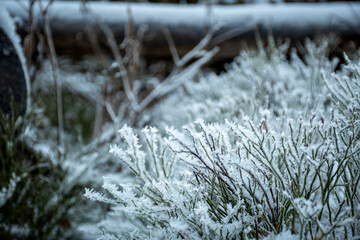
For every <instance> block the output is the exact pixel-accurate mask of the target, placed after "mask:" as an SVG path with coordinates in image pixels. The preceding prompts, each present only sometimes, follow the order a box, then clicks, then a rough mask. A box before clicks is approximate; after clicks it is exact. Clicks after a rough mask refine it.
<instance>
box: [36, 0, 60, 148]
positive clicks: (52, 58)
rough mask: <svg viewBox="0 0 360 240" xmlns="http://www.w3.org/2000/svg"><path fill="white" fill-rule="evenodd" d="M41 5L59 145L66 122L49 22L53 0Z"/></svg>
mask: <svg viewBox="0 0 360 240" xmlns="http://www.w3.org/2000/svg"><path fill="white" fill-rule="evenodd" d="M39 3H40V4H39V5H40V7H41V12H42V16H43V21H44V33H45V38H46V41H47V44H48V47H49V51H50V63H51V70H52V75H53V79H54V86H55V97H56V113H57V121H58V126H57V127H58V143H59V146H60V147H62V146H63V131H64V122H63V119H64V117H63V107H62V92H61V82H60V81H59V79H58V67H57V66H58V65H57V57H56V52H55V47H54V41H53V39H52V35H51V29H50V23H49V16H48V10H49V7H50V6H51V4H52V3H53V0H51V1H50V2H48V5H47V6H46V8H45V9H43V6H42V2H41V1H39Z"/></svg>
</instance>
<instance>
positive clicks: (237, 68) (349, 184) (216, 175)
mask: <svg viewBox="0 0 360 240" xmlns="http://www.w3.org/2000/svg"><path fill="white" fill-rule="evenodd" d="M307 48H308V51H309V54H308V55H306V56H305V57H304V59H305V60H304V62H303V61H301V60H300V59H299V57H297V56H296V55H295V54H293V55H292V60H290V61H287V60H286V58H285V57H284V56H285V55H284V54H283V51H282V49H281V48H279V49H275V50H276V51H275V52H272V53H270V54H269V53H267V52H266V51H260V53H259V54H258V55H256V54H253V53H252V54H250V53H243V54H242V55H240V57H239V59H238V60H237V61H238V62H237V63H234V64H233V65H232V68H231V69H229V70H228V72H227V73H225V74H223V75H221V76H220V77H218V78H217V79H216V77H215V76H214V75H212V76H209V77H208V78H204V79H201V80H200V81H199V83H195V84H194V83H193V84H192V86H195V90H194V92H193V93H191V92H190V93H189V94H188V96H189V98H185V97H184V99H183V101H184V104H183V105H182V104H179V105H180V109H182V110H184V109H185V108H186V105H188V106H189V109H188V111H185V112H188V113H189V112H190V115H187V117H189V116H190V117H189V119H190V120H191V118H192V116H191V111H193V115H194V116H193V117H203V118H205V119H206V122H213V123H205V122H204V121H203V120H197V121H196V122H195V125H193V124H191V125H190V126H185V127H183V128H182V130H176V129H175V128H173V127H170V128H166V132H167V133H166V135H165V137H161V136H159V134H158V132H157V130H156V129H155V128H148V127H147V128H145V129H144V130H143V131H142V134H141V137H140V138H139V137H138V136H137V135H136V134H135V133H134V132H133V130H132V129H131V128H129V127H128V126H124V127H123V128H122V129H121V130H120V131H119V133H120V135H121V136H122V138H123V141H122V143H121V144H120V145H118V146H112V147H111V152H112V153H113V154H114V155H115V156H116V157H117V158H118V159H120V160H121V162H123V163H125V164H126V165H127V166H128V167H129V169H131V171H132V172H133V174H134V175H135V176H136V178H137V183H131V184H129V183H127V184H115V183H113V182H112V181H111V180H109V179H108V178H105V179H104V185H103V188H104V190H106V191H107V193H99V192H96V191H95V190H93V189H86V193H85V196H86V197H88V198H90V199H91V200H96V201H101V202H105V203H109V204H110V205H111V206H112V213H111V214H110V216H109V219H113V221H112V225H108V226H104V225H103V226H104V228H105V230H106V232H107V233H106V234H105V235H104V236H103V238H104V239H117V238H121V237H129V238H138V239H246V238H265V237H268V238H278V239H280V238H281V239H290V238H292V239H321V238H328V239H350V238H354V237H355V238H356V237H359V235H360V226H359V219H360V202H359V197H360V195H359V194H360V192H359V190H360V185H359V183H360V162H359V159H360V142H359V140H360V127H359V126H360V125H359V124H360V120H359V114H360V109H359V106H360V101H359V95H360V86H359V79H360V75H359V70H360V65H359V63H355V62H351V61H349V60H348V59H347V57H346V56H345V59H347V62H348V63H347V65H346V66H345V67H344V68H343V69H342V70H341V71H339V72H338V73H333V70H334V68H335V65H336V60H334V61H329V60H327V58H326V57H323V55H322V54H324V49H325V48H326V46H325V45H323V47H322V48H320V51H318V50H317V48H316V47H315V45H313V44H312V43H310V42H308V46H307ZM321 49H322V50H321ZM246 54H247V55H246ZM206 80H207V81H208V83H206ZM216 86H218V88H217V87H216ZM196 87H198V88H196ZM187 90H189V89H187ZM176 98H177V97H176V96H175V97H171V98H170V100H168V101H170V102H172V101H174V100H176ZM208 101H209V102H208ZM195 102H197V103H195ZM194 103H195V104H194ZM165 105H166V103H165ZM163 106H164V105H163ZM212 107H213V108H212ZM190 108H192V109H195V110H191V109H190ZM165 109H166V110H167V109H169V108H165ZM161 111H163V110H161ZM172 113H174V112H173V111H170V114H172ZM177 116H179V115H178V114H174V115H173V116H172V117H171V118H172V119H173V122H174V123H176V122H175V120H176V118H177ZM171 118H170V119H171ZM226 118H227V119H228V120H226ZM182 121H186V119H183V120H182ZM123 214H125V215H126V216H128V217H129V218H130V219H132V220H133V222H134V226H133V229H135V231H133V232H131V233H126V232H123V228H122V226H121V223H119V224H116V221H119V219H121V218H123V217H124V215H123ZM114 223H115V224H114Z"/></svg>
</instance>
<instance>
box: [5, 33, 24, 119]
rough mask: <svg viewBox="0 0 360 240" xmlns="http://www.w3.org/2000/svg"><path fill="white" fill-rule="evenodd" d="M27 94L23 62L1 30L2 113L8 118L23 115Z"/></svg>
mask: <svg viewBox="0 0 360 240" xmlns="http://www.w3.org/2000/svg"><path fill="white" fill-rule="evenodd" d="M26 94H27V88H26V81H25V76H24V72H23V68H22V65H21V61H20V59H19V56H18V55H17V53H16V50H15V48H14V45H13V43H12V42H11V40H10V39H9V37H8V36H7V35H6V33H5V32H4V31H3V30H2V29H1V28H0V112H2V113H3V114H5V115H7V116H14V115H15V116H18V115H23V114H24V113H25V110H26V97H27V96H26ZM0 114H1V113H0Z"/></svg>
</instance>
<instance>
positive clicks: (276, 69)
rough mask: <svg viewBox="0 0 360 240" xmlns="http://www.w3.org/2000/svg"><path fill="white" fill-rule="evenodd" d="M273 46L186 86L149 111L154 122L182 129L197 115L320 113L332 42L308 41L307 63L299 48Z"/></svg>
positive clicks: (208, 118)
mask: <svg viewBox="0 0 360 240" xmlns="http://www.w3.org/2000/svg"><path fill="white" fill-rule="evenodd" d="M332 41H334V40H332ZM269 42H270V46H269V47H267V48H264V47H261V46H260V50H254V49H252V50H247V51H243V52H241V53H240V55H239V56H238V57H237V58H236V59H235V60H234V62H233V63H231V64H230V65H229V66H227V71H226V73H223V74H221V75H219V76H218V75H216V74H210V75H209V76H206V77H202V78H200V79H199V81H198V82H191V81H189V82H187V83H186V84H185V86H184V88H182V89H179V90H178V92H177V93H176V94H174V95H171V96H170V97H169V98H167V99H165V100H164V101H163V102H162V103H159V104H158V105H156V106H155V108H154V109H150V110H149V113H148V114H149V115H150V116H151V119H153V121H152V122H151V124H154V125H156V126H161V127H164V126H166V125H175V126H177V127H181V126H182V125H184V124H188V123H190V122H193V121H195V120H196V119H197V118H199V117H201V118H202V119H204V121H205V122H220V123H224V120H225V119H228V120H231V121H240V120H241V119H242V118H243V117H244V116H246V115H247V116H249V117H250V118H251V119H252V120H253V121H260V120H261V119H262V118H264V117H265V118H266V116H267V115H269V114H270V115H275V116H277V117H283V116H284V115H286V117H287V118H290V117H293V118H295V117H297V116H298V115H303V116H304V114H307V115H311V113H312V111H315V110H317V109H321V108H322V107H323V104H326V100H327V98H326V97H327V95H326V91H327V90H326V88H325V87H324V84H323V81H322V79H321V74H320V73H321V69H325V70H326V71H325V73H327V74H330V73H331V72H333V71H334V70H335V67H336V66H337V64H338V59H337V58H334V59H332V60H329V58H328V52H329V49H330V48H331V44H330V43H331V41H327V40H323V41H320V43H314V42H311V41H306V43H305V46H304V48H305V49H306V54H304V55H303V60H301V59H300V57H299V56H298V55H297V54H296V52H295V50H292V51H290V53H289V43H284V44H283V45H281V46H279V47H274V46H273V44H271V43H272V40H271V39H270V40H269ZM288 53H289V54H288ZM287 58H290V59H289V60H287ZM285 99H286V100H285ZM174 106H175V107H174Z"/></svg>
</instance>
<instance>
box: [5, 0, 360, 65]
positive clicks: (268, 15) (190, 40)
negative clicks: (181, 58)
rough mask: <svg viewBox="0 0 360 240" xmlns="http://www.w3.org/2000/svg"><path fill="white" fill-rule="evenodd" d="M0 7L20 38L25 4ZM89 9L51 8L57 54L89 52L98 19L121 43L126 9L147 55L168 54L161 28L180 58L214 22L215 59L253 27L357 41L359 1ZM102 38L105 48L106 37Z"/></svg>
mask: <svg viewBox="0 0 360 240" xmlns="http://www.w3.org/2000/svg"><path fill="white" fill-rule="evenodd" d="M0 5H2V6H4V7H6V8H7V9H8V10H9V12H10V13H11V15H13V16H17V17H20V18H21V19H22V21H23V22H24V23H23V24H22V25H21V28H20V29H19V32H20V33H21V34H22V36H24V34H25V32H26V30H27V27H28V25H27V19H28V11H27V10H26V6H28V5H27V3H26V2H22V4H19V3H18V2H16V1H1V2H0ZM24 5H25V8H24ZM87 9H89V10H90V12H91V13H92V14H91V15H87V17H85V14H86V13H85V12H84V11H83V5H82V3H81V2H61V1H56V2H55V3H54V4H53V5H52V6H51V7H50V9H49V19H50V25H51V30H52V34H53V38H54V43H55V47H56V50H57V51H58V52H59V53H77V54H78V53H89V52H92V47H91V43H90V41H89V38H88V36H87V34H86V30H85V29H86V26H89V24H90V25H91V26H94V25H97V22H96V20H95V19H96V17H97V16H98V17H99V18H100V19H102V21H103V22H104V23H105V24H107V25H108V26H109V27H110V29H111V30H112V31H113V33H114V35H115V37H116V39H117V41H118V43H120V42H121V41H122V40H123V39H124V32H125V29H126V27H127V24H128V22H129V10H130V12H131V16H132V18H133V27H134V30H135V32H136V31H137V30H139V29H146V35H145V37H144V38H143V39H142V44H143V53H144V55H145V56H147V57H169V56H170V51H169V46H168V42H167V40H166V38H165V36H164V29H165V28H166V29H168V30H169V32H170V34H171V36H172V38H173V40H174V43H175V46H176V48H177V50H178V52H179V55H184V54H185V53H186V52H188V51H189V50H190V49H191V48H192V47H193V46H195V45H196V44H197V43H198V42H199V41H200V40H201V39H202V37H204V35H205V34H206V33H207V32H208V30H209V28H210V27H211V26H214V25H215V24H218V23H220V24H222V28H221V29H220V30H217V31H216V32H215V33H214V38H213V40H212V42H211V43H210V45H211V46H210V47H212V46H214V45H219V46H220V48H221V51H220V52H219V54H218V55H217V58H218V59H225V58H232V57H234V56H236V55H237V54H238V52H239V49H240V48H241V46H242V45H241V44H240V43H241V42H242V41H246V42H247V43H250V44H251V43H254V30H255V29H257V30H256V31H258V32H259V34H260V36H261V37H262V38H264V37H266V35H267V32H268V31H269V30H271V31H272V34H273V35H274V36H275V37H276V38H277V37H280V38H290V39H292V40H298V39H304V38H305V37H313V36H315V35H316V34H318V33H335V34H338V35H340V36H342V37H344V38H347V39H353V40H358V39H360V38H359V37H360V30H359V29H360V28H359V26H360V3H351V4H348V3H293V4H290V3H289V4H274V5H270V4H266V5H235V6H212V7H211V8H209V7H206V6H204V5H166V4H139V3H131V4H128V3H116V2H90V3H87ZM89 16H91V17H89ZM94 16H95V17H94ZM34 17H35V19H37V22H38V26H39V27H40V28H41V29H42V28H43V26H42V21H41V12H40V9H39V6H34ZM93 29H95V28H93ZM100 40H101V41H100V42H101V44H102V45H104V46H105V45H106V39H104V36H102V38H100Z"/></svg>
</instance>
